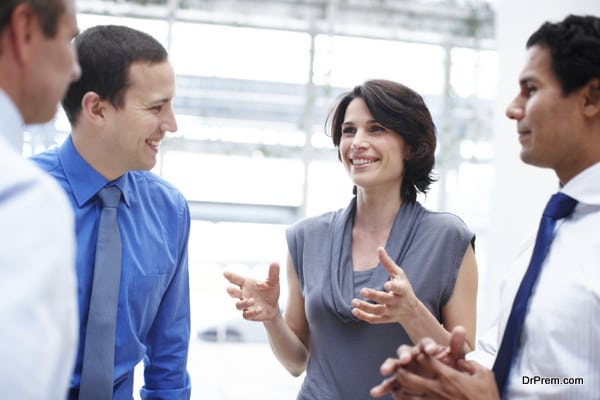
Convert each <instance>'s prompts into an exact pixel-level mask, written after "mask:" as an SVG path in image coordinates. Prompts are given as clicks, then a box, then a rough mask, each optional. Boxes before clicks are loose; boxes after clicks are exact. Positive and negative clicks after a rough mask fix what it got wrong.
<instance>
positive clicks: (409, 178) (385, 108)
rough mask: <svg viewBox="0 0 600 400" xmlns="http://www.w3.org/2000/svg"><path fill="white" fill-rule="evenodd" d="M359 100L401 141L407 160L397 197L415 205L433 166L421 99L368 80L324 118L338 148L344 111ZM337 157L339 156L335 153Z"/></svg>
mask: <svg viewBox="0 0 600 400" xmlns="http://www.w3.org/2000/svg"><path fill="white" fill-rule="evenodd" d="M357 97H360V98H362V99H363V100H364V101H365V103H366V105H367V107H368V108H369V111H370V112H371V114H372V115H373V117H374V118H375V120H376V121H377V122H379V123H380V124H382V125H383V126H385V127H386V128H387V129H390V130H391V131H393V132H395V133H396V134H398V135H400V136H401V137H402V139H404V143H405V144H406V145H407V146H408V151H409V152H410V153H409V156H408V157H407V159H405V160H404V178H403V180H402V187H401V189H400V195H401V197H402V199H403V200H405V201H409V202H415V201H416V200H417V192H421V193H426V192H427V190H428V189H429V186H430V185H431V183H432V182H434V181H435V179H434V178H433V175H432V170H433V165H434V163H435V146H436V136H435V135H436V129H435V124H434V123H433V119H432V118H431V113H430V112H429V109H428V108H427V106H426V105H425V102H424V100H423V98H422V97H421V95H419V94H418V93H417V92H415V91H414V90H412V89H410V88H409V87H407V86H404V85H402V84H400V83H397V82H392V81H388V80H383V79H378V80H369V81H366V82H364V83H363V84H362V85H358V86H356V87H355V88H354V89H352V90H351V91H349V92H346V93H343V94H342V95H341V96H340V98H339V100H338V102H337V104H336V106H335V107H334V109H333V111H332V112H331V113H330V115H329V117H328V118H327V120H328V122H329V121H331V127H330V131H331V137H332V139H333V144H334V145H335V146H336V147H337V148H338V150H339V145H340V140H341V137H342V124H343V122H344V115H345V114H346V109H347V108H348V105H349V104H350V102H351V101H352V100H354V99H355V98H357ZM338 156H340V154H339V152H338Z"/></svg>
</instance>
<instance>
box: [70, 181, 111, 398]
mask: <svg viewBox="0 0 600 400" xmlns="http://www.w3.org/2000/svg"><path fill="white" fill-rule="evenodd" d="M98 197H99V198H100V202H101V203H102V212H101V214H100V222H99V224H98V240H97V242H96V260H95V263H94V278H93V282H92V294H91V297H90V308H89V312H88V320H87V330H86V335H85V347H84V351H83V367H82V370H81V383H80V385H79V399H81V400H84V399H85V400H109V399H112V395H113V381H114V378H113V374H114V364H115V360H114V356H115V332H116V321H117V306H118V302H119V287H120V283H121V234H120V232H119V225H118V223H117V209H118V206H119V201H120V200H121V190H120V189H119V188H118V187H116V186H107V187H105V188H103V189H102V190H101V191H100V192H98Z"/></svg>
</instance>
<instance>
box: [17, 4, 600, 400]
mask: <svg viewBox="0 0 600 400" xmlns="http://www.w3.org/2000/svg"><path fill="white" fill-rule="evenodd" d="M77 4H78V10H79V15H78V22H79V27H80V29H81V30H84V29H86V28H87V27H90V26H93V25H97V24H122V25H128V26H131V27H133V28H137V29H140V30H143V31H146V32H148V33H150V34H152V35H153V36H155V37H156V38H157V39H159V40H160V41H161V42H162V43H163V44H164V45H165V47H166V48H167V49H168V50H169V53H170V58H171V62H172V64H173V66H174V69H175V72H176V74H177V77H176V79H177V96H176V98H175V102H174V107H175V112H176V114H177V120H178V126H179V129H178V131H177V132H176V133H172V134H169V135H168V136H167V139H165V140H164V141H163V143H162V144H161V148H160V153H159V162H158V163H157V166H156V168H155V170H154V171H155V172H156V173H157V174H159V175H162V176H163V177H164V178H166V179H167V180H169V181H171V182H172V183H173V184H174V185H175V186H177V187H178V188H179V189H180V190H181V191H182V193H183V194H184V196H185V197H186V198H187V199H188V201H189V205H190V209H191V214H192V218H193V221H192V230H191V238H190V243H189V247H190V279H191V282H190V283H191V294H192V342H191V344H190V360H189V371H190V374H191V377H192V383H193V395H192V398H194V399H210V400H229V399H241V398H243V399H245V400H254V399H255V400H270V399H273V400H282V399H293V398H295V393H296V391H297V389H298V387H299V385H300V384H301V380H302V378H293V377H291V376H290V375H289V374H287V372H286V371H285V369H284V368H283V367H282V366H280V365H279V364H278V362H277V361H276V360H275V358H274V356H273V355H272V353H271V351H270V349H269V347H268V344H267V343H266V336H265V334H264V330H263V328H262V325H260V324H257V323H250V322H246V321H244V320H243V319H242V318H241V315H240V313H239V312H237V311H236V310H235V307H234V300H232V299H230V298H229V297H228V295H227V294H226V292H225V288H226V286H227V284H226V281H225V279H224V278H223V277H222V273H223V271H224V270H232V271H237V272H240V273H243V274H247V275H252V276H256V277H259V278H264V277H266V271H267V268H268V264H269V263H270V262H272V261H279V262H281V263H282V264H283V263H284V261H285V257H286V252H287V247H286V243H285V236H284V231H285V228H286V227H287V226H289V225H290V224H291V223H293V222H294V221H296V220H298V219H299V218H302V217H305V216H312V215H316V214H320V213H322V212H326V211H330V210H334V209H338V208H341V207H345V206H346V204H347V202H348V201H349V199H350V197H351V188H352V185H351V183H350V181H349V179H348V177H347V176H346V174H345V171H344V169H343V167H342V166H341V164H340V163H339V161H338V159H337V154H336V152H335V150H334V148H333V145H332V143H331V140H330V138H329V137H328V136H327V135H326V132H325V120H326V118H327V115H328V113H329V110H330V107H331V106H332V104H333V103H334V101H335V99H336V98H337V96H338V95H339V94H340V93H341V92H343V91H347V90H350V89H351V88H352V87H353V86H355V85H357V84H360V83H362V82H363V81H364V80H366V79H374V78H383V79H391V80H396V81H398V82H401V83H404V84H405V85H407V86H409V87H411V88H413V89H414V90H416V91H418V92H419V93H421V94H422V95H423V97H424V98H425V101H426V103H427V105H428V107H429V108H430V110H431V112H432V115H433V118H434V121H435V123H436V126H437V133H438V149H437V154H436V159H437V161H436V167H435V172H436V175H437V177H438V182H437V183H435V184H434V185H433V186H432V189H431V191H430V193H429V194H428V195H427V196H426V197H421V198H420V199H419V200H420V201H421V202H422V203H423V204H424V205H425V206H426V207H427V208H430V209H434V210H440V211H449V212H453V213H455V214H457V215H459V216H460V217H461V218H462V219H463V220H464V221H465V222H466V223H467V224H468V225H469V227H470V228H471V229H472V230H473V231H474V232H475V233H476V235H477V245H476V254H477V258H478V263H479V272H480V285H479V288H480V290H479V301H478V309H479V320H478V333H483V332H484V331H485V329H486V328H487V326H489V325H490V324H491V323H492V322H493V316H494V315H495V313H496V306H497V303H496V296H497V290H498V282H499V280H500V279H501V277H502V273H503V271H504V270H505V269H506V268H507V267H508V266H509V265H510V262H511V260H512V258H513V257H514V256H515V255H516V253H517V252H518V250H519V245H520V243H522V242H523V240H525V239H526V238H527V237H528V236H529V235H530V234H532V233H533V232H534V231H535V229H536V226H537V220H538V216H539V211H540V210H541V207H542V205H543V203H544V202H545V199H546V198H547V196H548V194H549V193H551V192H553V191H555V190H556V187H557V182H556V178H555V177H554V175H553V174H552V173H551V172H550V171H541V170H537V169H535V168H532V167H528V166H525V165H523V164H522V163H521V162H520V160H519V156H518V154H519V146H518V142H517V138H516V127H515V124H514V122H510V121H509V120H508V119H506V117H505V116H504V109H505V107H506V105H507V104H508V102H509V101H510V100H511V99H512V98H513V97H514V95H515V94H516V93H517V89H518V82H517V76H518V73H519V71H520V68H521V66H522V65H523V62H524V55H525V49H524V46H525V41H526V39H527V37H528V36H529V35H530V34H531V33H532V32H533V30H535V29H536V28H537V27H538V26H539V25H540V24H541V23H542V22H544V21H545V20H548V19H550V20H558V19H562V18H563V17H564V16H566V15H567V14H568V13H591V14H600V2H598V1H597V0H570V1H566V0H563V1H554V2H547V1H544V0H529V1H527V2H523V1H520V0H487V1H485V0H297V1H293V0H264V1H259V0H77ZM69 129H70V128H69V125H68V121H67V119H66V117H65V116H64V114H63V113H62V111H59V113H58V114H57V116H56V118H55V119H54V120H53V121H52V122H50V123H48V124H44V125H35V126H29V127H28V131H27V133H26V135H25V139H24V143H23V153H24V155H25V156H29V155H32V154H35V153H38V152H40V151H42V150H44V149H47V148H50V147H53V146H56V145H59V144H60V143H61V142H62V141H63V140H64V139H65V137H66V136H67V135H68V133H69ZM283 275H284V274H282V289H283V292H282V304H281V307H282V308H284V307H285V298H286V293H285V288H286V286H285V285H286V284H285V276H283ZM382 361H383V360H382ZM137 382H138V386H139V385H141V384H142V382H141V375H139V376H138V380H137Z"/></svg>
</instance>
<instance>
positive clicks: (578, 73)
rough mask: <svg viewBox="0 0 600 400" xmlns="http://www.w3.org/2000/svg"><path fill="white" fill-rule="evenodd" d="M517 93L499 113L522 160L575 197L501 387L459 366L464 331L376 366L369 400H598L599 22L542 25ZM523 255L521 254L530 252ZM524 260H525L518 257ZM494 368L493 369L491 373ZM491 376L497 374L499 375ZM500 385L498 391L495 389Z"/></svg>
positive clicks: (502, 323) (511, 294) (507, 299)
mask: <svg viewBox="0 0 600 400" xmlns="http://www.w3.org/2000/svg"><path fill="white" fill-rule="evenodd" d="M527 49H528V51H527V59H526V63H525V67H524V68H523V70H522V72H521V74H520V78H519V82H520V92H519V94H518V95H517V96H516V97H515V99H514V100H513V101H512V102H511V103H510V105H509V106H508V109H507V112H506V113H507V116H508V117H509V118H511V119H513V120H515V121H516V122H517V130H518V134H519V142H520V144H521V159H522V160H523V161H524V162H525V163H527V164H531V165H535V166H538V167H542V168H552V169H553V170H554V171H555V173H556V175H557V176H558V178H559V181H560V192H561V193H563V194H566V195H568V196H570V197H571V198H573V199H575V200H577V205H576V207H575V209H574V211H573V212H572V214H571V215H569V216H567V217H564V218H562V219H559V221H558V222H557V225H556V227H555V229H554V234H553V239H552V242H551V245H550V249H549V251H548V253H547V255H546V257H545V258H544V261H543V263H542V269H541V273H540V274H539V277H538V278H537V282H536V284H535V286H534V288H533V292H532V295H531V297H530V298H529V302H528V308H527V313H526V316H525V320H524V324H523V328H522V330H521V334H520V341H519V346H518V349H517V352H516V355H515V357H514V358H513V359H512V363H510V369H509V371H510V372H509V374H508V379H507V385H506V386H505V387H502V386H501V385H498V384H497V382H496V379H495V376H494V373H493V372H492V370H490V369H489V367H490V366H489V365H488V366H484V365H482V364H480V363H479V362H477V361H475V360H474V359H473V358H474V357H467V358H470V360H468V361H467V360H465V359H464V352H463V351H462V348H463V342H464V332H463V331H462V330H461V329H457V330H456V331H454V332H453V333H452V340H451V345H450V348H444V347H443V346H440V345H438V344H436V343H434V342H433V341H432V340H430V339H424V340H423V341H421V342H420V343H418V344H417V345H416V346H414V347H410V346H404V347H401V348H399V349H398V358H397V359H389V360H386V361H385V362H384V364H383V365H382V367H381V371H382V373H383V374H384V375H388V374H393V375H392V377H390V378H387V379H385V380H384V381H383V382H382V383H381V384H380V385H378V386H376V387H375V388H373V389H372V392H371V394H372V395H373V397H381V396H383V395H385V394H386V393H390V392H391V393H392V396H393V398H394V399H396V400H397V399H408V398H441V399H477V400H480V399H498V398H500V394H499V393H503V396H502V397H503V398H505V399H511V400H514V399H532V398H535V399H577V400H592V399H597V398H598V396H599V393H600V335H599V333H600V322H599V321H600V320H599V319H598V318H597V316H598V315H599V314H600V234H599V233H598V232H599V227H600V18H598V17H594V16H573V15H571V16H568V17H567V18H565V19H564V20H563V21H561V22H558V23H549V22H547V23H545V24H543V25H542V26H541V27H540V28H539V29H538V30H537V31H536V32H535V33H534V34H532V36H531V37H530V38H529V40H528V41H527ZM530 254H531V253H529V254H528V255H530ZM525 258H529V257H525ZM526 268H527V263H526V262H524V263H521V266H520V267H519V268H516V269H513V270H512V271H510V272H509V274H508V276H507V277H506V280H505V281H504V282H503V285H502V289H501V303H500V304H501V312H500V315H499V318H498V321H499V329H498V333H499V334H498V335H497V343H496V346H494V345H491V346H488V351H490V352H492V353H494V352H495V351H496V350H495V349H496V348H499V346H500V343H502V339H503V336H504V335H505V334H506V333H507V332H509V331H508V330H507V332H505V328H506V326H507V320H508V318H509V314H510V313H511V308H512V304H513V299H514V298H515V294H516V292H517V289H518V287H519V285H520V283H521V280H522V279H523V276H524V274H525V269H526ZM497 364H498V363H496V365H494V371H495V372H497ZM497 376H498V375H497ZM499 386H500V387H499Z"/></svg>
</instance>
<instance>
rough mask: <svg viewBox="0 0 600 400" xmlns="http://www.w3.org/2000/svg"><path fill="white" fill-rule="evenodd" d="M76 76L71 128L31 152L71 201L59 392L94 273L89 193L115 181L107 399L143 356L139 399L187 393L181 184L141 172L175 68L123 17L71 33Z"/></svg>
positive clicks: (124, 395)
mask: <svg viewBox="0 0 600 400" xmlns="http://www.w3.org/2000/svg"><path fill="white" fill-rule="evenodd" d="M75 47H76V49H77V52H78V54H79V63H80V65H81V78H80V79H79V81H77V82H75V83H73V84H72V85H71V86H70V88H69V90H68V92H67V95H66V96H65V98H64V100H63V108H64V109H65V112H66V114H67V116H68V118H69V121H70V122H71V125H72V133H71V135H70V136H69V137H68V138H67V139H66V141H65V142H64V143H63V144H62V145H61V146H60V147H58V148H55V149H52V150H49V151H46V152H44V153H41V154H39V155H36V156H34V157H33V160H34V161H35V162H36V163H37V164H38V165H39V166H40V167H42V168H43V169H45V170H46V171H48V172H49V173H50V174H51V175H52V176H54V178H56V180H57V181H58V182H59V183H60V185H61V186H62V187H63V189H64V190H65V191H66V193H67V195H68V197H69V199H70V200H71V203H72V206H73V208H74V210H75V218H76V229H77V245H78V249H77V277H78V286H79V309H80V311H79V312H80V315H79V317H80V320H81V324H80V329H79V340H80V344H79V350H78V354H77V359H76V363H75V369H74V374H73V377H72V379H71V390H70V393H69V399H77V398H78V396H79V386H80V382H81V376H82V365H83V362H84V357H85V354H84V353H85V352H84V348H85V340H86V326H87V321H88V315H89V314H91V313H89V308H90V296H91V290H92V281H93V277H94V274H98V273H102V271H100V270H98V271H94V269H95V267H94V263H95V261H94V258H95V253H96V239H97V236H98V221H99V218H100V213H101V205H100V200H99V198H98V196H97V193H98V192H99V191H100V190H101V189H102V188H104V187H105V186H116V187H118V188H119V189H120V191H121V193H122V197H121V201H120V203H119V205H118V208H117V210H118V211H117V215H118V217H117V220H118V228H119V231H120V236H121V241H122V264H121V265H122V267H121V279H120V288H119V298H118V311H117V317H116V340H115V355H114V373H113V399H128V400H129V399H131V397H132V392H133V378H134V367H135V366H136V365H137V364H138V363H139V362H140V361H141V360H144V386H143V387H142V389H141V397H142V399H159V398H160V399H189V398H190V392H191V384H190V379H189V375H188V373H187V369H186V364H187V356H188V344H189V338H190V305H189V281H188V249H187V244H188V237H189V230H190V215H189V209H188V206H187V202H186V200H185V199H184V198H183V196H182V195H181V193H180V192H179V191H177V190H176V189H175V188H174V187H173V186H172V185H170V184H169V183H168V182H166V181H165V180H163V179H161V178H160V177H158V176H156V175H155V174H153V173H151V172H149V171H148V170H150V169H151V168H153V167H154V165H155V164H156V155H157V152H158V147H159V145H160V142H161V140H162V139H163V138H164V137H165V133H166V132H174V131H176V130H177V124H176V121H175V116H174V113H173V109H172V99H173V97H174V95H175V75H174V72H173V68H172V67H171V64H170V62H169V61H168V56H167V52H166V50H165V49H164V47H163V46H162V45H161V44H160V43H159V42H158V41H156V40H155V39H154V38H152V37H151V36H149V35H147V34H145V33H142V32H139V31H137V30H134V29H130V28H127V27H123V26H114V25H109V26H97V27H93V28H90V29H88V30H86V31H84V32H83V33H81V34H80V35H79V36H78V37H77V38H76V40H75Z"/></svg>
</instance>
